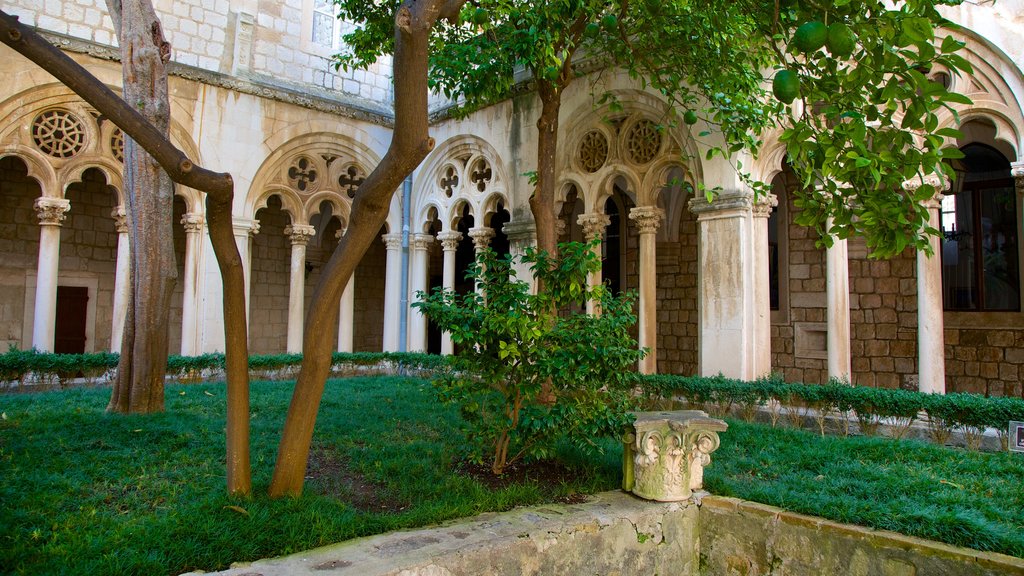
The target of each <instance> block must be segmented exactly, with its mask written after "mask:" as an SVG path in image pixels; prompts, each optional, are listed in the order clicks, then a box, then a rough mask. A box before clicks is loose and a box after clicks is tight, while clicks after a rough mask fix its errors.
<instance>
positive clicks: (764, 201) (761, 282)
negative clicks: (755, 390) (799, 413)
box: [751, 194, 779, 376]
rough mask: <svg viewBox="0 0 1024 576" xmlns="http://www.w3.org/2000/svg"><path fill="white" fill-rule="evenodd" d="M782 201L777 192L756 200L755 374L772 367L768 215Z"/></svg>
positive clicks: (761, 373)
mask: <svg viewBox="0 0 1024 576" xmlns="http://www.w3.org/2000/svg"><path fill="white" fill-rule="evenodd" d="M778 205H779V199H778V198H777V197H776V196H775V195H774V194H768V195H767V196H765V197H763V198H761V199H759V200H758V201H757V202H755V203H754V206H753V209H752V210H751V215H752V216H753V220H752V225H753V240H754V246H753V248H754V261H753V267H754V310H753V315H754V374H756V375H758V376H764V375H766V374H769V373H770V372H771V371H772V296H771V286H770V283H769V279H768V218H769V217H770V216H771V215H772V208H775V207H776V206H778Z"/></svg>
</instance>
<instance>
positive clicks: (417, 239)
mask: <svg viewBox="0 0 1024 576" xmlns="http://www.w3.org/2000/svg"><path fill="white" fill-rule="evenodd" d="M433 243H434V237H433V235H431V234H416V235H414V236H413V237H412V243H411V245H412V249H413V250H419V251H422V252H426V251H427V250H429V249H430V246H431V245H433Z"/></svg>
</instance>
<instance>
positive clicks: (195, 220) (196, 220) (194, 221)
mask: <svg viewBox="0 0 1024 576" xmlns="http://www.w3.org/2000/svg"><path fill="white" fill-rule="evenodd" d="M181 225H182V226H184V227H185V233H186V234H188V233H193V234H198V233H200V232H202V231H203V215H202V214H199V213H196V212H186V213H185V214H182V215H181Z"/></svg>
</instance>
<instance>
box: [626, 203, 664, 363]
mask: <svg viewBox="0 0 1024 576" xmlns="http://www.w3.org/2000/svg"><path fill="white" fill-rule="evenodd" d="M664 217H665V211H664V210H662V209H661V208H658V207H657V206H640V207H637V208H633V209H632V210H630V211H629V219H630V220H632V221H634V222H636V225H637V228H638V230H639V232H640V330H639V335H640V347H641V348H647V349H649V350H650V351H649V352H648V353H647V356H645V357H644V359H643V360H641V361H640V373H641V374H654V373H656V372H657V371H658V319H657V315H658V293H657V288H658V276H657V274H658V260H657V253H656V252H655V246H656V244H657V233H658V227H659V226H660V225H661V220H662V218H664Z"/></svg>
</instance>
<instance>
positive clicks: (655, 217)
mask: <svg viewBox="0 0 1024 576" xmlns="http://www.w3.org/2000/svg"><path fill="white" fill-rule="evenodd" d="M664 217H665V211H664V210H662V209H661V208H658V207H657V206H638V207H636V208H633V209H632V210H630V211H629V219H630V220H632V221H633V222H636V225H637V228H638V229H639V231H640V233H641V234H656V233H657V232H658V227H659V226H661V220H662V219H663V218H664Z"/></svg>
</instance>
